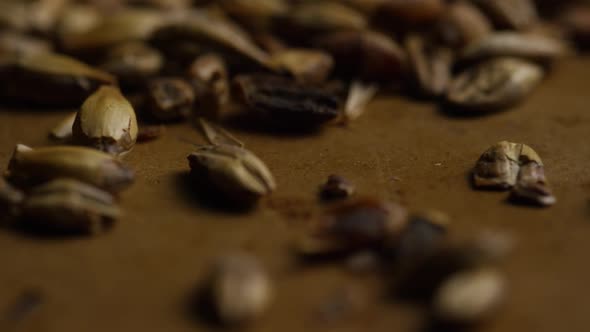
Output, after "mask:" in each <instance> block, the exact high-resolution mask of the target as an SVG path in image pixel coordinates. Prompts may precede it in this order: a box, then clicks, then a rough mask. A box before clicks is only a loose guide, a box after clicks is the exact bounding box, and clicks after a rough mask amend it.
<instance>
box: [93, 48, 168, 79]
mask: <svg viewBox="0 0 590 332" xmlns="http://www.w3.org/2000/svg"><path fill="white" fill-rule="evenodd" d="M163 62H164V59H163V57H162V55H161V54H160V52H159V51H158V50H156V49H154V48H152V47H150V46H149V45H147V44H145V43H142V42H128V43H123V44H120V45H118V46H116V47H113V48H112V49H111V50H110V51H109V52H108V53H107V55H106V59H105V60H104V61H103V63H102V64H101V66H100V67H101V68H102V69H104V70H105V71H108V72H109V73H111V74H113V75H115V76H117V78H118V79H119V81H120V82H121V84H123V85H125V86H130V87H139V86H141V85H142V84H143V81H144V80H146V79H148V78H150V77H152V76H155V75H157V74H158V73H159V72H160V69H161V68H162V65H163Z"/></svg>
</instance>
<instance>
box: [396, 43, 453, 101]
mask: <svg viewBox="0 0 590 332" xmlns="http://www.w3.org/2000/svg"><path fill="white" fill-rule="evenodd" d="M405 44H406V51H407V54H408V62H409V63H410V66H411V68H412V72H413V74H414V80H415V82H416V84H417V86H418V88H419V89H420V91H421V93H422V94H425V95H426V96H432V97H437V96H440V95H442V94H444V93H445V92H446V91H447V88H448V86H449V84H450V81H451V66H452V63H453V53H452V51H451V50H450V49H448V48H446V47H441V46H436V45H433V43H432V42H429V41H427V40H425V38H424V37H422V36H419V35H409V36H407V37H406V43H405Z"/></svg>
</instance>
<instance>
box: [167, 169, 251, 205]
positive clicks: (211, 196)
mask: <svg viewBox="0 0 590 332" xmlns="http://www.w3.org/2000/svg"><path fill="white" fill-rule="evenodd" d="M174 178H175V181H174V182H175V183H176V185H177V187H178V188H179V189H180V190H179V191H178V192H179V194H180V196H181V198H182V200H183V201H184V202H185V203H186V204H187V205H190V206H194V207H195V208H199V209H205V210H208V211H211V212H216V213H224V214H232V215H238V214H244V213H248V212H252V211H253V210H254V207H255V206H256V202H251V201H246V200H244V201H236V200H232V199H229V198H227V197H226V196H225V195H224V194H223V193H222V192H220V191H219V190H217V189H216V188H215V186H214V185H213V184H212V183H211V182H210V181H208V180H207V179H198V178H196V177H194V176H192V175H191V173H190V172H189V171H187V172H179V173H177V174H175V175H174Z"/></svg>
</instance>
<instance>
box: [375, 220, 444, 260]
mask: <svg viewBox="0 0 590 332" xmlns="http://www.w3.org/2000/svg"><path fill="white" fill-rule="evenodd" d="M448 224H449V218H448V216H447V215H445V214H443V213H442V212H438V211H427V212H423V213H419V214H415V215H413V216H412V217H410V219H409V222H408V225H407V226H406V227H405V228H404V230H403V232H402V233H401V234H400V236H399V237H398V238H394V239H392V240H391V241H389V242H388V243H386V247H385V248H386V253H387V254H388V255H389V254H393V256H394V257H395V259H396V261H397V262H398V264H399V266H401V268H402V269H403V267H404V266H405V265H408V264H414V262H416V261H418V260H420V259H424V258H425V257H428V256H429V255H431V254H432V253H434V252H435V251H436V250H437V249H439V248H440V247H441V246H442V245H443V243H444V241H445V239H446V235H447V228H448Z"/></svg>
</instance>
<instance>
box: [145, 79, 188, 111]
mask: <svg viewBox="0 0 590 332" xmlns="http://www.w3.org/2000/svg"><path fill="white" fill-rule="evenodd" d="M147 99H148V101H147V104H148V105H147V111H148V112H149V114H150V115H151V116H152V117H153V118H154V119H156V120H159V121H178V120H182V119H186V118H187V117H189V116H190V114H191V112H192V110H193V105H194V102H195V94H194V92H193V88H192V86H191V85H190V84H189V83H187V82H185V81H184V80H182V79H178V78H158V79H154V80H151V81H150V82H149V83H148V88H147Z"/></svg>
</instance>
